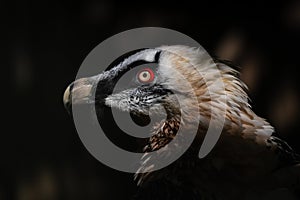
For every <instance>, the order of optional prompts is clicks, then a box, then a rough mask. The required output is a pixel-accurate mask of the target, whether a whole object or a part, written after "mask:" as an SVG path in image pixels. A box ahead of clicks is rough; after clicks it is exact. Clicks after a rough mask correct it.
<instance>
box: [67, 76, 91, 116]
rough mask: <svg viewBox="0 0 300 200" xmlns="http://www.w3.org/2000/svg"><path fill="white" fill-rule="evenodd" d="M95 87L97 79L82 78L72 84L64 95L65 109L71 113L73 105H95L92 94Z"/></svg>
mask: <svg viewBox="0 0 300 200" xmlns="http://www.w3.org/2000/svg"><path fill="white" fill-rule="evenodd" d="M95 85H96V79H95V77H89V78H81V79H78V80H76V81H74V82H73V83H71V84H70V85H69V86H68V87H67V89H66V90H65V92H64V95H63V103H64V106H65V108H66V109H67V110H68V111H69V112H71V110H72V105H76V104H90V103H93V102H94V99H93V98H92V94H93V88H94V86H95Z"/></svg>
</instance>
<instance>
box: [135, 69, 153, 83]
mask: <svg viewBox="0 0 300 200" xmlns="http://www.w3.org/2000/svg"><path fill="white" fill-rule="evenodd" d="M137 78H138V80H139V82H141V83H150V82H152V81H153V80H154V73H153V71H152V70H151V69H149V68H146V69H143V70H141V71H139V73H138V74H137Z"/></svg>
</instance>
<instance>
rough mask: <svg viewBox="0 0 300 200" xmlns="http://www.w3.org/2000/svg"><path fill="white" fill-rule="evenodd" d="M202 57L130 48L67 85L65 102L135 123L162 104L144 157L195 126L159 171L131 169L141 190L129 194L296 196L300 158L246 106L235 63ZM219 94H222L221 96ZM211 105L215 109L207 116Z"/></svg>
mask: <svg viewBox="0 0 300 200" xmlns="http://www.w3.org/2000/svg"><path fill="white" fill-rule="evenodd" d="M205 55H206V53H205V52H204V50H203V49H201V48H196V47H188V46H183V45H174V46H161V47H157V48H146V49H140V50H136V51H132V52H130V53H128V54H126V55H124V56H122V57H120V58H119V59H117V61H115V62H113V63H112V64H111V66H109V67H108V69H107V70H106V71H104V72H103V73H101V74H98V75H95V76H92V77H87V78H81V79H78V80H76V81H75V82H73V83H72V84H71V85H70V86H69V87H68V88H67V89H66V91H65V94H64V103H65V105H66V107H67V108H69V109H70V106H71V105H72V104H90V103H95V105H96V109H97V110H98V113H101V112H102V111H101V110H103V109H105V108H115V109H119V110H121V111H123V112H130V113H131V114H132V115H134V116H135V117H136V118H139V119H140V120H141V121H143V120H147V119H148V118H147V117H148V116H149V115H150V112H152V114H153V113H154V114H160V112H162V109H159V108H161V106H162V107H163V108H164V109H165V112H166V115H167V116H166V118H165V119H164V120H163V121H161V122H158V123H157V125H155V126H154V127H153V130H152V133H153V134H152V135H151V137H149V138H148V139H147V141H146V144H145V145H144V148H143V151H144V153H145V157H146V158H147V155H148V153H149V152H154V151H157V150H159V149H161V148H164V147H166V146H168V144H169V143H170V142H171V141H172V140H173V139H174V138H175V137H176V134H177V132H178V130H179V129H181V130H182V131H183V132H184V134H183V135H181V140H183V141H184V139H185V138H184V137H185V135H187V134H189V130H190V129H191V128H196V130H197V135H196V137H195V139H194V141H193V143H192V144H191V145H190V147H189V148H188V149H187V150H186V151H185V153H184V154H183V155H182V156H181V157H180V158H179V159H178V160H176V161H175V162H174V163H172V164H170V165H169V166H167V167H165V168H163V169H160V170H157V171H152V172H147V173H140V172H139V171H137V173H136V174H135V180H136V181H137V184H138V185H139V191H138V192H137V194H136V196H135V197H134V199H164V200H167V199H172V200H173V199H215V200H223V199H224V200H225V199H230V200H232V199H283V198H284V199H297V198H300V196H299V186H300V165H299V164H298V163H299V161H300V159H299V156H298V155H297V154H296V153H295V152H294V151H293V150H292V148H291V147H290V146H289V145H288V144H287V143H286V142H284V141H283V140H281V139H279V138H278V137H275V136H274V128H273V127H272V126H271V125H270V124H269V123H268V122H267V121H266V120H265V119H263V118H261V117H259V116H258V115H256V114H255V113H254V111H252V109H251V106H250V105H249V98H248V95H247V93H246V90H247V86H246V85H245V84H244V83H243V82H242V81H241V80H240V79H239V72H238V71H237V70H236V69H235V68H234V66H233V65H232V64H231V63H230V62H227V61H221V60H218V59H212V58H211V57H209V56H205ZM139 66H143V67H142V68H139V70H136V71H135V72H134V75H132V79H130V80H132V81H131V82H130V83H128V87H127V88H126V87H125V88H124V89H123V90H118V91H117V92H113V91H114V87H115V85H116V84H117V82H118V81H119V80H120V78H121V77H122V76H123V75H124V74H126V73H127V72H128V71H130V70H134V69H135V68H138V67H139ZM219 81H221V82H222V83H223V84H224V89H223V90H222V91H221V90H220V91H219V90H218V89H216V88H217V87H215V86H216V83H217V82H219ZM185 82H188V84H189V85H190V88H186V84H185ZM209 88H213V90H211V89H209ZM214 88H215V89H214ZM92 92H95V93H96V95H95V98H94V99H91V93H92ZM176 95H177V96H178V95H180V98H181V99H180V102H178V100H176V99H177V97H176ZM224 95H225V96H226V98H225V99H223V98H220V97H221V96H224ZM192 96H195V97H196V103H195V102H193V101H192V100H191V97H192ZM182 107H184V109H185V111H184V112H183V108H182ZM156 108H157V109H156ZM212 109H214V110H215V111H217V112H215V113H214V114H212V112H211V111H212ZM224 109H225V113H224V112H223V111H224ZM196 110H197V111H199V113H200V117H198V116H196V115H197V113H198V112H195V111H196ZM218 111H220V113H222V114H220V115H219V114H218ZM212 115H214V116H212ZM212 117H214V118H215V119H217V120H218V119H219V118H220V120H221V118H222V117H223V118H224V120H223V123H224V124H223V128H222V132H221V135H220V138H219V140H218V142H217V143H216V145H215V146H214V148H213V149H212V150H211V152H210V153H209V154H208V155H207V156H206V157H204V158H201V159H200V158H199V157H198V152H199V148H200V146H201V144H202V142H203V139H204V138H205V134H206V132H207V129H208V126H209V122H210V119H211V118H212ZM196 120H198V121H196ZM195 124H196V125H195ZM193 126H197V127H193ZM177 146H178V149H179V148H180V143H179V144H178V145H177ZM173 150H174V149H173ZM174 151H176V149H175V150H174ZM162 156H168V155H162ZM146 158H145V160H142V162H141V168H142V167H143V165H144V164H145V163H146V162H147V159H146Z"/></svg>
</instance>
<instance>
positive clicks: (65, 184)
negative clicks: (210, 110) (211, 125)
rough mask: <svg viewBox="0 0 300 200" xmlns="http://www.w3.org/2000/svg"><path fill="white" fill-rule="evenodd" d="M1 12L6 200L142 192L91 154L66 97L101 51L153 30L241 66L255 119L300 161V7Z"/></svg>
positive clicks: (79, 6) (83, 5)
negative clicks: (114, 39) (120, 37)
mask: <svg viewBox="0 0 300 200" xmlns="http://www.w3.org/2000/svg"><path fill="white" fill-rule="evenodd" d="M0 13H1V14H0V16H1V19H2V21H3V23H1V29H2V37H1V48H0V49H1V55H2V56H3V60H2V62H1V63H2V65H3V67H5V69H8V74H9V81H4V83H3V85H2V94H1V95H2V99H4V102H5V103H4V104H2V108H3V109H2V110H3V111H4V110H8V112H2V115H4V119H5V121H3V120H2V124H3V125H4V127H5V128H6V126H8V129H6V130H5V129H4V128H3V129H2V133H1V134H2V138H1V140H0V141H1V143H0V150H1V151H0V156H1V161H0V162H1V165H0V200H2V199H4V200H6V199H8V200H10V199H17V200H35V199H37V200H38V199H42V200H43V199H45V200H52V199H72V200H76V199H126V198H127V197H129V196H131V195H132V194H133V193H134V192H135V189H136V188H135V183H134V182H133V178H132V174H126V173H121V172H117V171H115V170H113V169H110V168H108V167H105V166H103V165H102V164H101V163H100V162H98V161H97V160H96V159H94V158H93V157H92V156H91V155H90V154H89V153H88V152H87V150H86V149H85V147H84V146H83V145H82V143H81V141H80V139H79V137H78V135H77V133H76V130H75V127H74V124H73V122H72V119H71V118H70V116H69V115H68V114H67V112H66V111H65V110H64V107H63V103H62V95H63V92H64V90H65V88H66V87H67V85H68V84H69V83H70V82H72V81H73V80H74V78H75V75H76V73H77V70H78V69H79V67H80V64H81V62H82V61H83V59H84V58H85V56H87V54H88V53H89V52H90V51H91V50H92V49H93V48H94V47H95V46H96V45H98V44H99V43H100V42H102V41H103V40H104V39H106V38H108V37H110V36H112V35H114V34H117V33H119V32H121V31H125V30H127V29H131V28H137V27H143V26H160V27H165V28H171V29H174V30H177V31H180V32H182V33H184V34H186V35H188V36H190V37H192V38H194V39H195V40H197V41H198V42H199V43H200V44H201V45H202V46H203V47H204V48H205V49H206V50H207V51H208V52H209V53H210V54H211V55H215V56H218V57H220V58H223V59H229V60H232V61H234V62H235V63H237V64H238V65H239V66H240V67H241V72H242V79H243V80H244V81H245V82H246V83H247V84H248V86H249V90H250V91H249V95H250V97H251V99H252V106H253V109H254V110H255V112H256V113H257V114H258V115H260V116H262V117H264V118H267V119H268V120H269V121H270V122H271V123H272V125H273V126H275V128H276V130H277V133H278V134H279V135H280V137H281V138H283V139H285V140H287V141H288V142H289V144H290V145H291V146H292V147H293V148H294V149H296V150H297V151H298V152H300V135H299V134H300V133H299V128H300V125H299V123H300V120H299V119H300V118H299V99H300V96H299V83H300V80H299V78H298V77H299V75H298V73H297V68H299V66H300V61H299V56H300V53H299V45H300V37H299V36H300V2H299V1H281V2H275V1H273V2H271V3H270V2H269V3H263V2H253V1H239V2H228V1H224V2H223V3H217V2H210V3H208V2H203V1H199V2H197V4H196V3H192V2H188V1H179V2H178V3H176V2H175V1H173V2H168V3H162V2H155V1H139V2H131V3H130V2H128V1H120V2H117V1H109V0H106V1H94V0H87V1H81V2H74V1H64V2H61V1H58V0H54V1H37V2H33V1H28V0H27V1H22V2H16V1H11V2H10V3H8V2H3V1H1V2H0ZM2 69H3V68H2ZM6 76H7V75H6V72H5V71H3V72H2V80H6ZM7 86H9V87H7ZM6 88H8V90H9V91H8V92H7V93H6V90H3V89H6ZM2 119H3V118H2Z"/></svg>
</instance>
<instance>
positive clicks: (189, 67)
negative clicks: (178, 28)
mask: <svg viewBox="0 0 300 200" xmlns="http://www.w3.org/2000/svg"><path fill="white" fill-rule="evenodd" d="M235 73H236V71H235V70H233V69H232V68H230V67H228V66H227V65H221V64H217V65H216V64H215V62H214V61H213V59H212V58H211V57H210V56H209V55H208V54H207V53H206V52H205V50H203V49H201V48H193V47H187V46H180V45H176V46H161V47H158V48H149V49H140V50H135V51H132V52H129V53H127V54H125V55H123V56H121V57H120V58H118V59H117V60H115V61H114V62H113V63H112V64H111V65H110V66H108V67H107V70H106V71H104V72H102V73H101V74H98V75H95V76H92V77H87V78H81V79H78V80H76V81H75V82H73V83H72V84H70V85H69V86H68V87H67V89H66V91H65V94H64V104H65V106H66V108H67V109H71V105H72V104H73V105H74V104H96V109H98V110H101V109H103V108H107V107H109V108H115V109H119V110H121V111H125V112H130V113H131V114H133V115H134V116H137V117H141V118H143V117H145V116H149V115H152V114H166V116H167V118H166V120H171V121H172V120H174V119H175V121H177V122H179V123H182V122H183V123H182V124H183V125H187V126H186V127H188V125H191V124H193V123H196V124H199V121H200V124H201V126H203V127H207V126H208V124H209V121H210V118H211V115H212V114H211V107H212V106H213V107H214V108H216V109H218V108H219V109H220V110H224V107H226V102H225V98H223V97H224V96H228V95H229V97H230V102H232V103H234V102H236V104H238V105H241V104H245V105H247V95H246V93H245V92H244V90H243V85H242V83H241V82H240V81H238V79H237V78H236V76H235ZM123 77H126V78H123ZM220 82H221V87H220V84H219V83H220ZM224 83H225V85H224ZM222 84H223V85H222ZM225 88H226V91H225ZM93 93H95V95H94V96H93V95H92V94H93ZM162 108H163V109H162ZM219 113H220V114H223V113H222V112H219ZM199 114H200V115H199ZM215 117H218V116H215ZM173 122H174V121H173ZM169 127H170V126H169ZM176 127H177V126H176ZM177 128H178V127H177ZM177 128H176V129H177ZM158 129H160V130H162V129H161V127H159V128H158ZM156 132H158V130H156ZM172 132H176V130H172Z"/></svg>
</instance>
